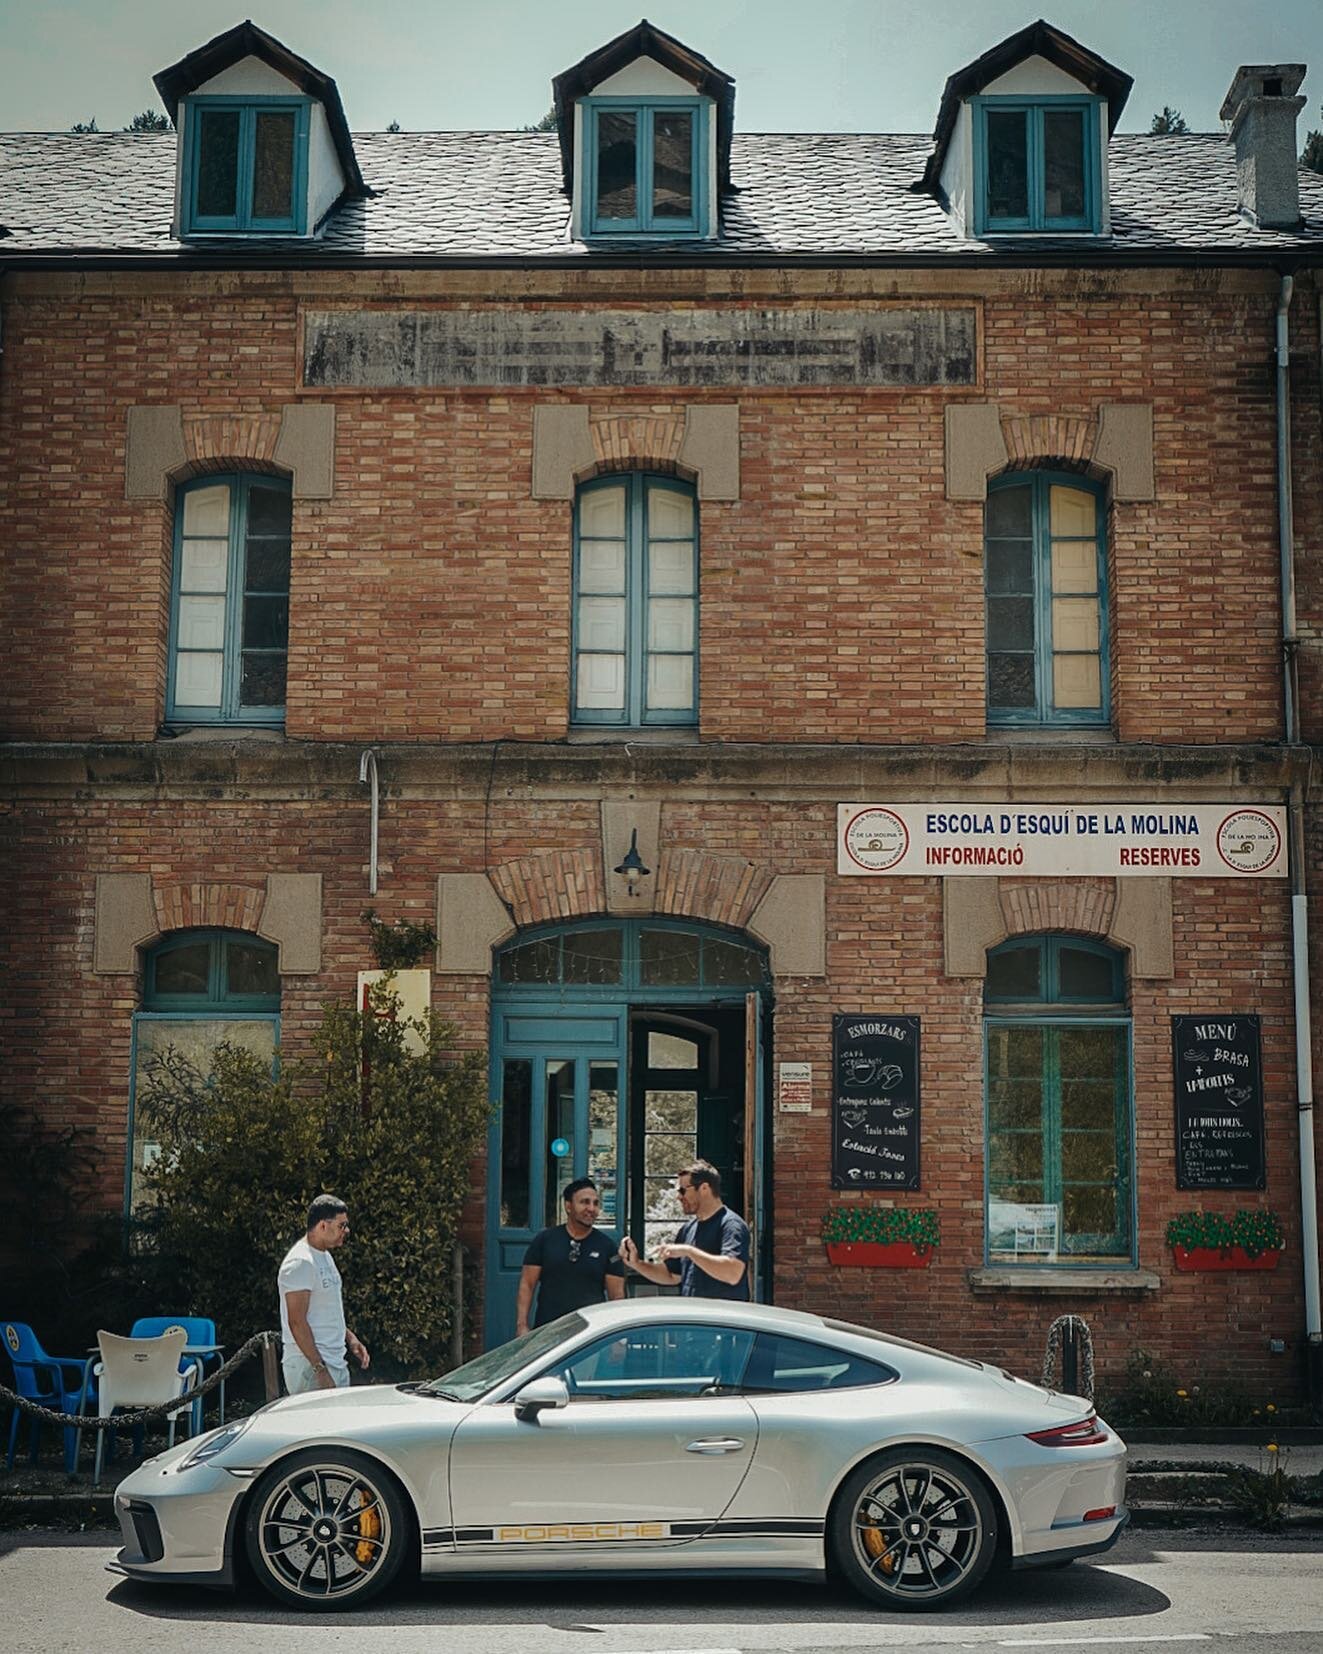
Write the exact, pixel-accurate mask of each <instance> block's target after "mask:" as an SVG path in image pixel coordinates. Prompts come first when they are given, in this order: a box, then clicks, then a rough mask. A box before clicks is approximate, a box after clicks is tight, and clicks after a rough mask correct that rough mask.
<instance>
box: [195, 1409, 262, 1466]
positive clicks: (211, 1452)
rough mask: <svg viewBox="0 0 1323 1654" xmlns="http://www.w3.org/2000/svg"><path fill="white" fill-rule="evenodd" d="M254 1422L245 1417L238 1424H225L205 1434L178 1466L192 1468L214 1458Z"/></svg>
mask: <svg viewBox="0 0 1323 1654" xmlns="http://www.w3.org/2000/svg"><path fill="white" fill-rule="evenodd" d="M252 1422H253V1421H252V1420H251V1419H243V1420H241V1421H240V1422H239V1423H238V1424H223V1425H222V1426H221V1427H220V1429H219V1430H213V1431H212V1432H211V1434H210V1435H207V1436H203V1438H202V1440H201V1441H200V1442H199V1443H198V1444H197V1446H196V1447H195V1448H193V1450H192V1452H191V1453H189V1454H188V1455H187V1456H186V1457H185V1458H182V1459H181V1460H180V1461H179V1464H178V1466H177V1467H176V1468H177V1469H179V1470H192V1468H193V1466H194V1465H195V1464H205V1463H206V1462H207V1460H208V1459H214V1458H215V1457H216V1455H217V1454H218V1453H223V1452H224V1451H225V1449H226V1448H227V1447H230V1446H231V1445H232V1444H233V1443H234V1442H237V1441H238V1439H239V1437H240V1436H242V1435H243V1433H244V1431H245V1430H246V1429H247V1428H248V1426H249V1425H250V1424H251V1423H252Z"/></svg>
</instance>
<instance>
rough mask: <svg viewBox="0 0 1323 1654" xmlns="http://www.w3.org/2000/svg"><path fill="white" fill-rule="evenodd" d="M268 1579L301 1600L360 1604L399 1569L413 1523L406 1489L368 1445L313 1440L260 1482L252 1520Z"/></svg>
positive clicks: (278, 1593)
mask: <svg viewBox="0 0 1323 1654" xmlns="http://www.w3.org/2000/svg"><path fill="white" fill-rule="evenodd" d="M244 1531H245V1539H246V1543H247V1549H248V1559H249V1561H250V1562H251V1564H252V1568H253V1572H254V1574H255V1575H256V1576H257V1578H258V1579H259V1580H260V1581H261V1583H262V1584H263V1586H265V1588H266V1589H267V1590H268V1591H269V1592H270V1593H271V1595H272V1596H273V1597H275V1598H276V1599H277V1600H278V1601H279V1602H282V1603H285V1604H286V1605H287V1606H290V1607H294V1608H308V1609H312V1610H320V1611H325V1610H328V1609H329V1610H335V1609H339V1608H351V1607H357V1606H358V1604H359V1603H361V1602H367V1601H368V1600H369V1599H370V1598H372V1597H375V1596H376V1595H377V1594H378V1593H379V1592H381V1591H384V1590H385V1589H386V1587H387V1586H388V1585H389V1584H390V1583H391V1581H392V1580H393V1579H394V1578H395V1576H396V1575H397V1574H398V1573H399V1571H400V1568H401V1567H402V1566H403V1564H404V1561H405V1555H406V1551H407V1549H408V1547H409V1544H410V1539H411V1533H412V1527H411V1524H410V1522H409V1519H408V1514H407V1512H406V1510H405V1507H404V1501H403V1499H402V1498H401V1496H400V1494H399V1492H398V1490H397V1489H396V1487H395V1486H394V1484H393V1483H392V1482H391V1480H390V1479H389V1477H387V1476H386V1475H385V1474H384V1473H383V1472H382V1470H381V1467H380V1466H379V1465H376V1464H374V1463H373V1462H372V1460H371V1459H369V1458H367V1457H365V1456H364V1455H363V1454H361V1453H351V1452H347V1451H345V1449H343V1448H329V1447H328V1448H305V1449H304V1451H303V1452H301V1453H296V1454H294V1455H293V1456H292V1457H291V1458H288V1459H284V1460H282V1461H281V1463H280V1464H278V1465H275V1466H273V1467H272V1469H270V1470H269V1471H268V1472H267V1473H266V1475H265V1476H263V1478H262V1480H261V1481H260V1482H259V1483H258V1484H257V1486H256V1487H255V1488H254V1489H253V1492H252V1497H251V1498H250V1500H249V1502H248V1511H247V1517H246V1521H245V1526H244Z"/></svg>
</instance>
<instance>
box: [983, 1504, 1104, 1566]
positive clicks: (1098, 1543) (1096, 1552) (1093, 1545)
mask: <svg viewBox="0 0 1323 1654" xmlns="http://www.w3.org/2000/svg"><path fill="white" fill-rule="evenodd" d="M1129 1525H1130V1512H1129V1511H1128V1510H1123V1511H1122V1512H1121V1514H1120V1520H1119V1521H1118V1522H1117V1524H1116V1526H1115V1527H1114V1528H1113V1529H1112V1531H1111V1533H1110V1534H1108V1536H1107V1538H1106V1539H1095V1540H1093V1541H1091V1542H1090V1543H1089V1544H1087V1545H1084V1544H1074V1545H1062V1546H1058V1547H1057V1549H1056V1550H1051V1551H1036V1552H1035V1553H1034V1554H1033V1555H1032V1556H1015V1557H1012V1558H1011V1567H1012V1569H1020V1568H1056V1567H1059V1566H1060V1564H1061V1563H1063V1562H1076V1561H1078V1560H1079V1558H1080V1557H1082V1556H1101V1555H1102V1554H1103V1552H1104V1551H1110V1550H1111V1548H1112V1546H1113V1545H1115V1543H1116V1542H1117V1540H1118V1539H1119V1538H1120V1537H1121V1535H1122V1534H1123V1533H1124V1532H1125V1530H1126V1528H1127V1527H1128V1526H1129ZM1098 1526H1099V1527H1104V1526H1106V1524H1105V1523H1101V1522H1100V1523H1099V1524H1098Z"/></svg>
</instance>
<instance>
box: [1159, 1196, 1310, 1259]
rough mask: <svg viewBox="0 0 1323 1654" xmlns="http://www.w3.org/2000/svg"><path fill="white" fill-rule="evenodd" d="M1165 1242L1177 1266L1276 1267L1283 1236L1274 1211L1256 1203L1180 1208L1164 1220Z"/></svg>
mask: <svg viewBox="0 0 1323 1654" xmlns="http://www.w3.org/2000/svg"><path fill="white" fill-rule="evenodd" d="M1167 1244H1168V1245H1169V1246H1170V1247H1171V1248H1172V1250H1173V1252H1174V1254H1175V1259H1176V1267H1177V1269H1180V1270H1185V1271H1190V1272H1194V1271H1198V1272H1203V1273H1207V1274H1212V1273H1214V1272H1218V1271H1227V1270H1240V1269H1276V1267H1277V1263H1278V1260H1279V1259H1280V1257H1281V1255H1282V1252H1283V1250H1284V1249H1285V1246H1286V1237H1285V1236H1284V1235H1283V1234H1282V1226H1281V1224H1280V1223H1279V1222H1278V1221H1277V1214H1276V1213H1275V1212H1270V1211H1267V1210H1265V1209H1263V1208H1259V1207H1255V1208H1254V1209H1252V1210H1248V1211H1240V1212H1233V1213H1232V1214H1231V1215H1230V1217H1227V1216H1225V1215H1224V1214H1223V1213H1221V1212H1180V1213H1178V1214H1177V1216H1175V1217H1174V1218H1172V1219H1171V1221H1170V1222H1169V1223H1168V1224H1167Z"/></svg>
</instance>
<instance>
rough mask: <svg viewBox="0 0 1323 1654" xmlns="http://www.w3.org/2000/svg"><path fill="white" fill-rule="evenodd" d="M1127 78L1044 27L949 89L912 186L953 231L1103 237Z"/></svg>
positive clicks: (1014, 38) (959, 74)
mask: <svg viewBox="0 0 1323 1654" xmlns="http://www.w3.org/2000/svg"><path fill="white" fill-rule="evenodd" d="M1131 85H1132V82H1131V79H1130V76H1129V75H1127V74H1123V73H1122V71H1121V70H1120V69H1117V68H1116V67H1115V66H1114V65H1113V64H1110V63H1108V62H1106V61H1105V60H1104V59H1103V58H1100V57H1099V56H1098V55H1097V53H1096V52H1091V51H1090V50H1089V49H1088V47H1087V46H1081V45H1080V43H1079V41H1078V40H1072V39H1071V37H1070V36H1069V35H1068V34H1063V33H1062V32H1061V30H1060V29H1054V28H1053V27H1052V25H1051V24H1050V23H1044V22H1042V21H1041V20H1040V21H1039V22H1037V23H1031V24H1030V25H1029V27H1028V28H1027V29H1021V30H1020V31H1019V33H1018V34H1013V35H1010V36H1009V37H1008V38H1007V39H1005V40H1003V41H1001V42H1000V43H999V44H998V45H996V46H993V47H992V48H991V50H989V51H986V52H984V53H983V55H982V57H979V58H976V59H975V60H974V62H973V63H970V64H967V65H966V66H965V67H964V68H963V69H958V70H957V71H956V73H955V74H953V75H952V76H951V78H950V79H949V80H948V81H947V83H946V89H945V90H944V91H943V93H942V103H941V107H940V108H939V109H938V111H937V126H936V129H935V130H934V133H933V150H932V154H931V155H930V156H929V157H928V162H927V165H926V166H925V167H924V169H923V177H922V179H921V180H920V181H919V183H918V185H917V186H916V188H918V189H921V190H924V191H926V192H927V193H928V194H931V195H933V196H935V197H936V199H937V200H938V201H939V202H940V203H941V205H942V207H943V208H944V209H945V211H946V213H947V214H948V215H949V217H950V219H951V222H952V224H953V225H954V226H955V228H956V230H957V233H958V234H959V235H961V236H964V237H967V238H968V237H976V236H1001V235H1108V234H1110V231H1111V214H1110V209H1109V207H1108V190H1107V144H1108V140H1109V139H1110V138H1111V135H1112V133H1113V132H1115V130H1116V123H1117V121H1119V120H1120V118H1121V111H1122V110H1123V109H1124V108H1125V104H1126V99H1127V98H1128V97H1129V95H1130V88H1131Z"/></svg>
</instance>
